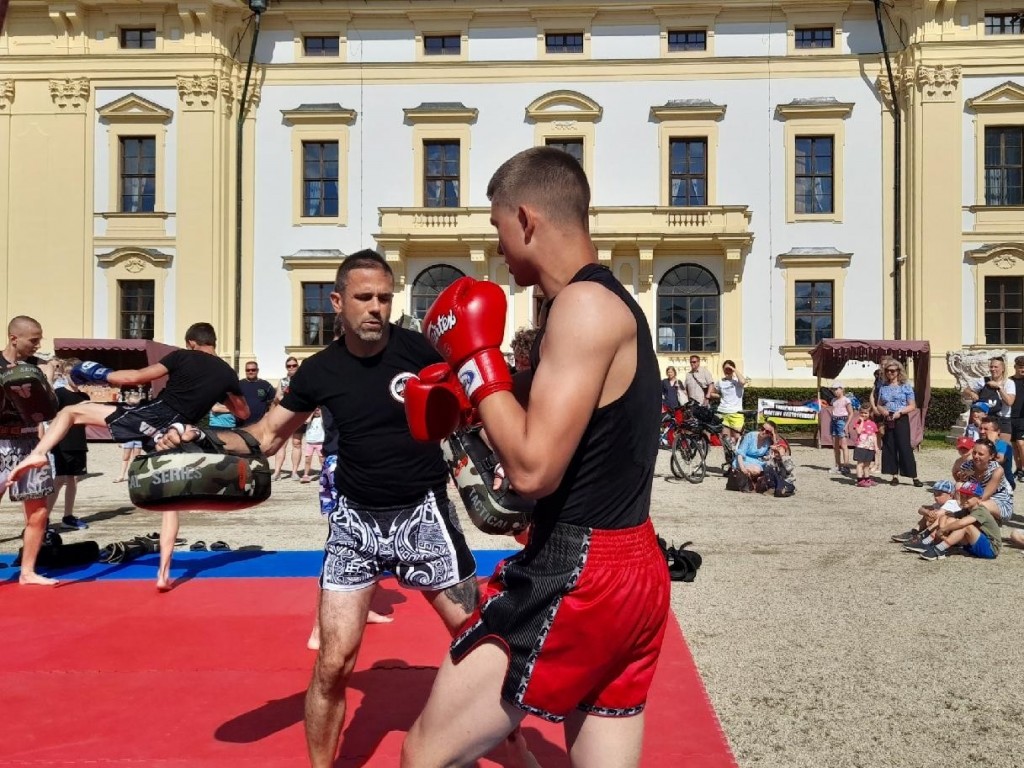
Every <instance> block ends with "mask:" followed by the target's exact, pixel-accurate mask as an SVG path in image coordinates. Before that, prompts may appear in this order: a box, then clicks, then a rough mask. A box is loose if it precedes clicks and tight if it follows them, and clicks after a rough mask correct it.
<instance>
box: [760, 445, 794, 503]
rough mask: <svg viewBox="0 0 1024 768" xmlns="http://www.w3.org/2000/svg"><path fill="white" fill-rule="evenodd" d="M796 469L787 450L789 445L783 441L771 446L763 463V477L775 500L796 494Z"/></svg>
mask: <svg viewBox="0 0 1024 768" xmlns="http://www.w3.org/2000/svg"><path fill="white" fill-rule="evenodd" d="M795 472H796V467H795V465H794V464H793V456H792V454H791V452H790V450H789V443H788V442H786V441H785V440H784V439H782V438H779V440H778V441H777V442H776V443H775V444H774V445H772V447H771V448H770V449H769V451H768V460H767V461H766V462H765V463H764V476H765V479H766V480H767V481H768V490H770V491H774V492H775V497H776V498H782V497H784V496H792V495H793V494H794V493H796V485H795V482H796V480H795Z"/></svg>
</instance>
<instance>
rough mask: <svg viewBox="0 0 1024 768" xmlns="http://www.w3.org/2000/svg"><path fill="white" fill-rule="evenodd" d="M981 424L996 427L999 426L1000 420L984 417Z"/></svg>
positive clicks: (993, 417)
mask: <svg viewBox="0 0 1024 768" xmlns="http://www.w3.org/2000/svg"><path fill="white" fill-rule="evenodd" d="M981 423H982V424H995V425H996V426H999V419H997V418H996V417H995V416H982V417H981Z"/></svg>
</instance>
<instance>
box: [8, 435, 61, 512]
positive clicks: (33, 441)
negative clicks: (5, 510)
mask: <svg viewBox="0 0 1024 768" xmlns="http://www.w3.org/2000/svg"><path fill="white" fill-rule="evenodd" d="M38 443H39V440H38V439H37V438H36V436H35V434H31V435H27V436H26V437H15V438H2V439H0V498H3V495H4V494H5V493H6V492H7V489H8V488H10V489H11V501H27V500H29V499H45V498H46V497H47V496H49V495H50V494H51V493H53V466H52V462H51V463H50V464H47V465H46V466H43V467H38V468H35V469H30V470H29V471H28V472H25V473H24V474H23V475H22V476H21V477H19V478H18V479H17V480H15V481H14V482H13V483H10V482H8V477H9V476H10V474H11V470H12V469H14V468H15V467H16V466H17V465H18V464H19V462H21V460H22V459H24V458H25V457H26V456H28V455H29V454H30V453H32V449H33V448H35V447H36V445H37V444H38Z"/></svg>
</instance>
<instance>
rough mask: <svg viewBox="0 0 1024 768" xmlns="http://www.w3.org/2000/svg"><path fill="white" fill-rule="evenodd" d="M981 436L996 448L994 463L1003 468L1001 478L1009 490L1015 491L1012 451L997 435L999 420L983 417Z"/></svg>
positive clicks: (992, 417)
mask: <svg viewBox="0 0 1024 768" xmlns="http://www.w3.org/2000/svg"><path fill="white" fill-rule="evenodd" d="M981 436H982V437H986V438H988V439H989V440H991V441H992V445H994V446H995V447H996V461H997V462H999V466H1000V467H1002V468H1003V477H1004V478H1006V482H1007V483H1009V485H1010V488H1011V490H1016V487H1017V482H1016V481H1015V480H1014V479H1013V449H1012V448H1011V447H1010V444H1009V443H1008V442H1006V441H1005V440H1003V438H1002V436H1001V435H1000V433H999V419H997V418H995V417H994V416H983V417H982V419H981Z"/></svg>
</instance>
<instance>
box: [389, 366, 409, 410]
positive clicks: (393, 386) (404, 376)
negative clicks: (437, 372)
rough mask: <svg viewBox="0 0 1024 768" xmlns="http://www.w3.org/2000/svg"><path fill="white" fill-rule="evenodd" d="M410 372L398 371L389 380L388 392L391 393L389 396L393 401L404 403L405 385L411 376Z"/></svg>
mask: <svg viewBox="0 0 1024 768" xmlns="http://www.w3.org/2000/svg"><path fill="white" fill-rule="evenodd" d="M413 376H414V375H413V374H411V373H408V372H406V373H400V374H398V375H397V376H395V378H393V379H392V380H391V383H390V384H388V392H390V393H391V397H392V398H394V399H395V401H397V402H399V403H402V404H404V403H405V385H406V384H408V383H409V379H411V378H413Z"/></svg>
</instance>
